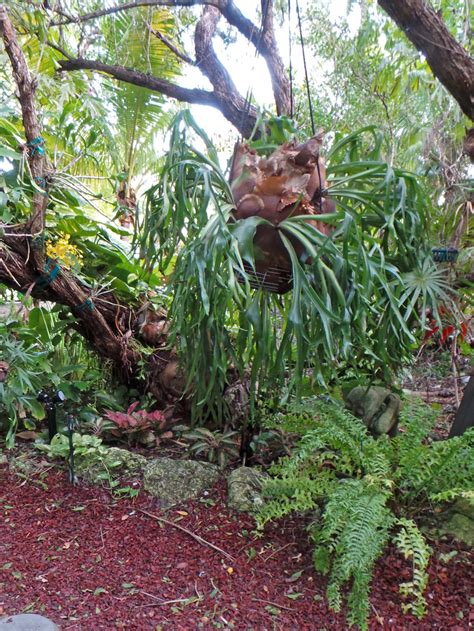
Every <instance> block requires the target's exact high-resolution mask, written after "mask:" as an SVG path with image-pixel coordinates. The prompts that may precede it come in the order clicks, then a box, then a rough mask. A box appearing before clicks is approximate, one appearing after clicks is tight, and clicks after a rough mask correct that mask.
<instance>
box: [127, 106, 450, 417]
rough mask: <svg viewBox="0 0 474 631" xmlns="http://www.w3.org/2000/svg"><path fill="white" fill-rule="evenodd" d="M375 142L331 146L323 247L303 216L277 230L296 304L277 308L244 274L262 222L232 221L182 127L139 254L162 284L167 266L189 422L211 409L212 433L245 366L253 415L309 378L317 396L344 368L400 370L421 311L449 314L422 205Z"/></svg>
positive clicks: (366, 135) (187, 121) (410, 178)
mask: <svg viewBox="0 0 474 631" xmlns="http://www.w3.org/2000/svg"><path fill="white" fill-rule="evenodd" d="M190 136H193V138H194V140H198V141H199V144H200V147H202V149H199V150H198V149H196V148H194V147H193V146H192V145H191V144H190V140H189V138H190ZM267 140H268V139H267ZM381 144H382V138H381V136H380V134H378V133H377V131H376V130H375V129H373V128H365V129H362V130H360V131H359V132H356V133H353V134H350V135H348V136H345V137H341V138H339V137H336V140H335V142H334V144H333V146H332V148H331V149H330V151H329V154H328V159H327V163H328V168H327V175H328V180H329V190H330V196H331V197H332V199H334V200H335V202H336V204H337V208H336V212H334V213H326V214H322V215H318V217H317V219H318V221H320V222H325V223H327V224H330V225H332V226H334V228H335V230H334V232H333V233H332V235H331V236H327V235H325V234H323V233H322V232H320V231H318V230H317V229H316V228H315V227H314V226H312V225H309V224H308V223H307V221H306V220H307V219H308V217H307V216H298V217H295V216H293V217H289V218H288V219H286V220H284V221H282V222H281V223H280V224H279V228H278V229H279V232H280V235H281V237H282V240H283V242H284V244H285V246H286V248H287V250H288V253H289V256H290V258H291V263H292V276H293V290H292V292H290V293H289V294H286V295H283V296H280V295H276V294H272V293H267V292H265V291H262V290H254V289H252V288H251V286H250V283H249V276H248V275H247V273H246V271H245V269H244V264H245V263H247V264H249V265H251V266H252V265H254V261H255V256H256V253H255V252H254V249H253V240H254V236H255V233H256V230H257V227H258V226H259V225H262V224H265V220H264V219H261V218H259V217H250V218H247V219H241V220H239V221H236V220H235V219H234V216H233V206H234V202H233V199H232V194H231V190H230V187H229V184H228V182H227V180H226V177H225V175H224V173H223V172H222V170H221V169H220V167H219V160H218V155H217V152H216V150H215V148H214V147H213V146H212V144H211V142H210V140H209V139H208V137H207V136H206V134H205V132H204V131H203V130H202V129H200V128H199V127H198V125H197V124H196V123H195V121H194V120H193V119H192V117H191V116H190V114H189V112H181V113H180V114H179V115H178V117H177V118H176V121H175V124H174V126H173V127H172V131H171V143H170V150H169V152H168V154H167V157H166V162H165V165H164V168H163V171H162V174H161V180H160V183H159V184H158V185H156V186H154V187H153V188H151V189H150V190H149V191H148V194H147V197H148V208H147V212H146V214H145V216H144V218H143V220H142V222H141V226H140V231H139V232H138V233H137V235H139V236H137V240H136V245H137V247H139V248H140V251H141V255H142V256H143V257H144V258H145V259H146V261H147V262H148V263H149V264H152V263H157V264H158V266H159V268H160V269H161V271H162V273H166V274H169V272H170V267H173V268H174V271H173V274H172V276H171V278H170V283H169V289H170V293H172V295H173V299H172V303H171V307H170V312H169V321H170V322H171V325H172V328H171V331H170V343H171V344H175V345H176V347H177V349H178V352H179V354H180V359H181V362H182V365H183V367H184V371H185V374H186V375H187V388H188V391H189V393H190V394H192V400H193V413H194V418H195V419H199V417H205V416H207V415H208V414H209V411H211V413H212V414H213V415H214V418H215V420H216V425H217V426H218V427H222V419H223V416H224V412H225V402H224V401H223V399H222V392H223V390H224V388H225V386H226V383H227V379H228V369H229V367H231V366H232V367H233V368H234V369H236V370H237V371H239V372H240V373H241V374H243V373H244V370H245V369H246V368H248V367H249V366H251V384H252V387H251V389H250V390H251V408H252V409H253V405H254V403H255V400H256V398H257V397H258V396H259V395H262V396H263V395H264V394H265V393H266V399H267V400H268V398H270V399H271V398H273V399H275V402H276V399H280V398H281V395H282V388H283V387H286V388H287V392H290V391H296V393H297V394H298V393H299V392H300V390H301V384H302V380H303V378H304V377H307V376H308V374H309V375H311V377H312V379H313V382H316V383H319V384H322V385H324V384H325V383H327V380H328V379H330V378H331V379H332V378H334V377H335V376H337V375H338V373H339V372H340V371H341V369H342V367H344V369H345V370H346V372H350V373H351V374H352V375H353V376H355V377H357V376H358V377H360V376H361V375H363V376H367V375H368V374H370V375H371V379H374V378H375V379H378V380H384V379H385V380H386V379H388V378H389V377H390V376H391V373H392V370H394V369H396V368H397V367H398V366H400V365H401V364H402V363H403V362H405V361H408V360H409V358H410V353H411V350H412V347H413V344H414V342H415V335H414V333H413V324H414V322H415V321H416V320H417V318H418V314H419V311H420V310H421V311H423V309H424V308H425V307H426V306H428V305H429V306H430V307H431V308H432V310H433V311H434V313H436V302H437V300H438V299H439V298H442V299H443V300H444V301H448V302H449V288H448V286H447V283H446V282H445V281H444V279H443V278H439V277H438V276H437V275H435V274H431V275H430V270H434V269H435V268H434V263H432V261H431V259H430V254H429V248H427V247H426V246H425V243H424V238H425V232H426V228H427V210H428V201H427V199H428V198H427V196H426V195H425V194H424V192H423V190H422V188H421V186H420V185H419V183H418V182H417V179H416V178H415V176H414V175H412V174H410V173H407V172H404V171H402V170H400V169H395V168H393V167H391V166H389V165H387V164H386V163H385V162H383V161H382V160H381V157H380V152H381ZM257 149H258V147H257ZM313 218H314V217H313ZM292 239H297V240H298V241H299V242H300V243H301V244H302V245H303V246H304V249H305V251H306V253H307V255H308V257H309V258H308V261H310V263H309V264H307V265H303V264H302V263H301V262H300V260H299V258H298V256H297V254H296V252H295V249H294V247H293V245H292V243H293V242H294V241H292ZM157 242H158V243H159V247H157ZM428 268H429V269H428ZM417 270H422V271H423V273H422V274H421V275H420V274H419V273H417ZM239 281H241V282H239ZM242 281H243V282H242ZM348 369H349V370H348ZM257 384H258V385H257Z"/></svg>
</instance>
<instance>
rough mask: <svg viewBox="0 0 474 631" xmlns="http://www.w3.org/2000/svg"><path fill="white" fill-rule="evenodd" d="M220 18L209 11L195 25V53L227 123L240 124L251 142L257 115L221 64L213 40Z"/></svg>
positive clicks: (238, 126)
mask: <svg viewBox="0 0 474 631" xmlns="http://www.w3.org/2000/svg"><path fill="white" fill-rule="evenodd" d="M220 16H221V14H220V12H219V11H218V10H217V9H215V8H214V7H206V8H205V9H204V11H203V13H202V17H201V19H200V20H199V22H198V23H197V25H196V31H195V33H194V46H195V50H196V65H197V67H198V68H199V69H200V70H201V72H202V73H203V74H204V75H205V76H206V77H207V78H208V79H209V81H210V82H211V83H212V86H213V88H214V93H215V94H216V96H217V98H218V99H219V101H220V102H221V104H222V105H221V109H222V112H223V114H224V116H225V117H226V118H227V119H228V120H231V119H232V120H237V121H238V124H235V122H234V123H233V124H234V125H235V127H237V129H238V130H239V131H240V132H241V133H242V134H243V135H244V136H245V137H246V138H248V137H249V136H250V134H251V132H252V129H253V127H254V125H255V122H256V119H257V113H256V111H255V108H253V107H252V106H251V105H250V103H249V102H248V101H247V100H246V99H244V98H243V97H242V96H241V94H239V92H238V90H237V88H236V86H235V84H234V82H233V81H232V78H231V76H230V74H229V72H228V71H227V69H226V68H225V66H224V65H223V64H222V63H221V62H220V61H219V58H218V57H217V55H216V53H215V51H214V47H213V45H212V38H213V36H214V33H215V30H216V27H217V23H218V21H219V18H220Z"/></svg>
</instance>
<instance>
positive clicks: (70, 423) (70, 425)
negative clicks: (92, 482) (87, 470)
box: [66, 414, 76, 484]
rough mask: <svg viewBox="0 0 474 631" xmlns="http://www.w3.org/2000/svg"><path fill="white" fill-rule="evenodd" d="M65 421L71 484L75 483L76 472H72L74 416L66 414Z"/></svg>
mask: <svg viewBox="0 0 474 631" xmlns="http://www.w3.org/2000/svg"><path fill="white" fill-rule="evenodd" d="M66 422H67V433H68V438H69V482H70V483H71V484H76V474H75V472H74V443H73V440H72V436H73V433H74V416H73V415H72V414H68V415H67V416H66Z"/></svg>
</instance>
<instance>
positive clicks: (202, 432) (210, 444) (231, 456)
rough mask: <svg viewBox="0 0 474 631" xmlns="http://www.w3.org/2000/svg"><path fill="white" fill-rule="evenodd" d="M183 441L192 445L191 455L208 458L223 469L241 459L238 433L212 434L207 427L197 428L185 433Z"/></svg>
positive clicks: (190, 447) (190, 448)
mask: <svg viewBox="0 0 474 631" xmlns="http://www.w3.org/2000/svg"><path fill="white" fill-rule="evenodd" d="M183 439H184V440H186V441H187V442H189V443H190V446H189V452H190V453H191V454H193V455H194V456H206V457H207V459H208V461H209V462H213V463H214V462H215V463H217V464H218V465H219V467H221V468H222V469H223V468H224V467H226V466H227V465H228V464H229V462H235V461H237V459H238V458H239V444H238V439H239V433H238V432H233V431H230V432H225V433H222V432H212V431H211V430H209V429H206V428H205V427H197V428H195V429H194V430H191V431H189V432H185V433H184V434H183Z"/></svg>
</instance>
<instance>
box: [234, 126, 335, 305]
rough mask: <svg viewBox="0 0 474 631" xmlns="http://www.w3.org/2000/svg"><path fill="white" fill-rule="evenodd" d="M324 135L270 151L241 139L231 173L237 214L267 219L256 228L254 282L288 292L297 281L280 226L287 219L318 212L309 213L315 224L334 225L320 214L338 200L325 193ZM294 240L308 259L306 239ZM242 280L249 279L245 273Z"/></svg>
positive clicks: (298, 252)
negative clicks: (260, 151)
mask: <svg viewBox="0 0 474 631" xmlns="http://www.w3.org/2000/svg"><path fill="white" fill-rule="evenodd" d="M322 139H323V135H322V133H320V134H317V135H316V136H314V137H313V138H310V139H309V140H308V141H307V142H305V143H303V144H298V143H297V142H296V140H293V141H292V142H289V143H286V144H284V145H281V146H280V147H278V148H277V149H276V150H275V151H273V153H271V154H270V155H269V156H267V157H262V156H260V155H258V153H257V151H255V149H252V148H250V147H249V146H248V145H247V144H237V145H236V148H235V151H234V157H233V161H232V169H231V174H230V187H231V190H232V195H233V198H234V203H235V210H234V213H233V214H234V217H235V219H237V220H246V219H249V218H250V217H260V218H262V219H265V220H266V222H267V223H265V224H264V225H259V226H258V227H257V229H256V232H255V238H254V241H253V245H254V250H255V269H253V268H252V267H251V266H250V265H247V267H246V268H245V271H246V273H247V274H248V280H249V283H250V286H251V287H255V288H259V289H265V290H266V291H272V292H275V293H279V294H284V293H286V292H287V291H290V289H291V288H292V286H293V281H292V263H291V259H290V255H289V253H288V250H287V248H286V247H285V245H284V243H283V241H282V238H281V235H280V230H279V224H280V223H281V222H282V221H284V220H285V219H288V218H289V217H296V216H298V215H313V216H314V219H313V218H311V219H309V218H308V219H307V222H308V223H309V224H311V225H313V226H314V227H315V228H316V229H317V230H319V231H320V232H322V233H323V234H326V235H329V234H330V232H331V230H332V229H331V227H330V226H328V224H326V223H323V222H321V221H318V217H317V216H318V215H319V214H323V213H327V212H331V211H332V210H334V202H333V201H332V200H329V199H328V198H327V197H326V196H325V195H326V194H327V191H326V170H325V168H324V162H323V160H322V159H321V157H320V155H319V150H320V147H321V143H322ZM288 240H289V241H290V242H291V244H292V246H293V247H294V250H295V253H296V255H297V256H298V258H299V259H300V260H307V259H308V254H307V253H306V252H305V251H304V247H303V246H302V244H301V243H300V242H298V241H297V240H296V239H295V238H294V237H292V236H288ZM239 280H240V281H241V282H243V280H244V279H243V277H242V276H241V275H240V276H239Z"/></svg>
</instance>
